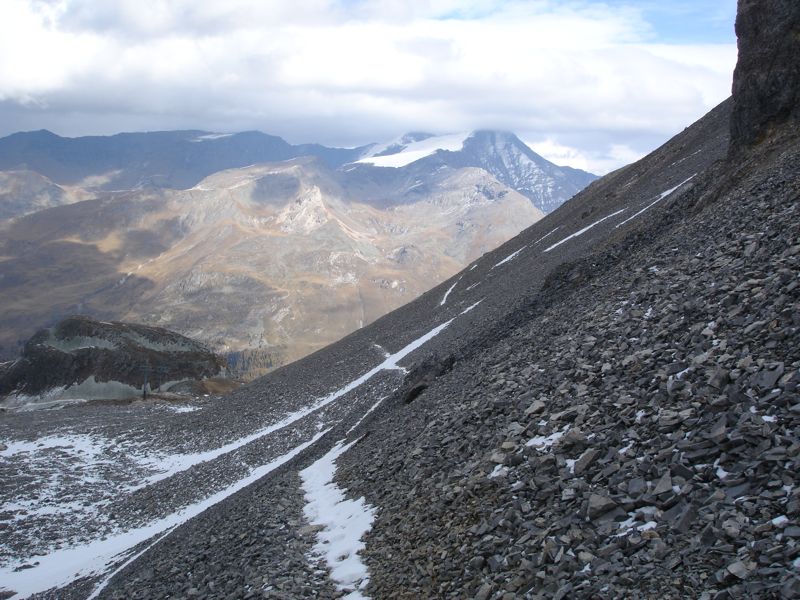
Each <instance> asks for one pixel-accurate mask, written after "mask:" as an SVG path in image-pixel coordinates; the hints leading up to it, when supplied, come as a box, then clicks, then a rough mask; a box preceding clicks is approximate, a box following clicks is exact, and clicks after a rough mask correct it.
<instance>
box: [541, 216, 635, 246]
mask: <svg viewBox="0 0 800 600" xmlns="http://www.w3.org/2000/svg"><path fill="white" fill-rule="evenodd" d="M622 212H625V209H624V208H623V209H620V210H618V211H617V212H613V213H611V214H610V215H606V216H605V217H603V218H602V219H600V220H598V221H595V222H594V223H592V224H591V225H587V226H586V227H584V228H583V229H581V230H580V231H576V232H575V233H573V234H571V235H568V236H567V237H565V238H564V239H563V240H561V241H560V242H556V243H555V244H553V245H552V246H550V247H549V248H545V250H544V251H545V252H550V250H553V249H554V248H558V247H559V246H560V245H561V244H563V243H564V242H567V241H569V240H571V239H573V238H576V237H578V236H579V235H583V234H584V233H586V232H587V231H589V230H590V229H591V228H592V227H594V226H595V225H599V224H600V223H602V222H603V221H605V220H606V219H610V218H611V217H616V216H617V215H618V214H620V213H622Z"/></svg>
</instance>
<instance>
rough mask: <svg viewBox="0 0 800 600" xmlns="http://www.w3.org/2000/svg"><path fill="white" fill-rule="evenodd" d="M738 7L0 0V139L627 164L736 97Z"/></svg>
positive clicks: (646, 2) (621, 2) (680, 1)
mask: <svg viewBox="0 0 800 600" xmlns="http://www.w3.org/2000/svg"><path fill="white" fill-rule="evenodd" d="M735 15H736V0H668V1H667V0H628V1H625V0H606V1H602V2H601V1H599V0H598V1H595V0H564V1H555V0H525V1H499V0H147V1H143V0H0V136H3V135H8V134H10V133H13V132H15V131H21V130H32V129H42V128H46V129H50V130H51V131H54V132H55V133H58V134H60V135H67V136H77V135H88V134H110V133H117V132H120V131H146V130H159V129H203V130H208V131H218V132H230V131H241V130H247V129H259V130H261V131H265V132H267V133H272V134H276V135H281V136H283V137H284V138H286V139H287V140H288V141H290V142H292V143H301V142H312V141H314V142H320V143H324V144H328V145H339V146H355V145H359V144H364V143H367V142H372V141H387V140H389V139H392V138H394V137H396V136H398V135H400V134H402V133H404V132H406V131H411V130H414V131H432V132H435V133H445V132H461V131H469V130H473V129H479V128H502V129H507V130H511V131H514V132H515V133H517V134H518V135H519V136H520V137H521V138H523V139H524V140H525V141H527V142H529V143H530V144H531V145H532V146H533V147H534V149H535V150H537V151H539V152H540V153H541V154H543V155H544V156H546V157H547V158H549V159H550V160H553V161H554V162H557V163H559V164H569V165H572V166H576V167H579V168H585V169H588V170H592V171H594V172H597V173H605V172H607V171H609V170H611V169H613V168H616V167H619V166H622V165H623V164H626V163H628V162H631V161H633V160H635V159H637V158H639V157H640V156H642V155H643V154H645V153H647V152H648V151H650V150H652V149H654V148H655V147H657V146H658V145H660V144H661V143H663V142H664V141H665V140H666V139H668V138H669V137H671V136H672V135H674V134H675V133H677V132H679V131H680V130H682V129H683V128H684V127H685V126H687V125H689V124H690V123H692V122H693V121H694V120H696V119H697V118H699V117H700V116H702V115H703V114H704V113H706V112H707V111H708V110H709V109H710V108H712V107H713V106H715V105H716V104H718V103H719V102H721V101H722V100H724V99H725V98H726V97H727V96H728V95H729V94H730V87H731V79H732V73H733V68H734V65H735V62H736V38H735V35H734V32H733V23H734V19H735Z"/></svg>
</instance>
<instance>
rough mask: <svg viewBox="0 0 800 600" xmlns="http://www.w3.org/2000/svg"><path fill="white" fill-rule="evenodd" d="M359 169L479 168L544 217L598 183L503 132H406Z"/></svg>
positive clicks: (363, 161) (369, 154) (377, 150)
mask: <svg viewBox="0 0 800 600" xmlns="http://www.w3.org/2000/svg"><path fill="white" fill-rule="evenodd" d="M357 164H359V165H372V166H375V167H383V168H392V169H401V170H406V171H408V172H411V173H413V174H414V175H415V176H417V177H420V176H421V174H423V173H435V172H436V170H437V169H440V168H443V167H451V168H461V167H478V168H481V169H484V170H486V171H487V172H489V173H490V174H492V175H493V176H494V177H496V178H497V180H498V181H500V182H501V183H504V184H505V185H507V186H508V187H510V188H512V189H515V190H517V191H518V192H520V193H521V194H522V195H524V196H527V197H528V198H529V199H530V200H531V202H533V204H534V206H536V208H538V209H539V210H541V211H542V212H544V213H545V214H546V213H549V212H551V211H553V210H555V209H556V208H558V207H559V206H561V205H562V204H563V203H564V202H566V201H567V200H569V199H570V198H571V197H572V196H574V195H575V194H577V193H578V192H579V191H581V190H582V189H583V188H585V187H586V186H587V185H589V184H590V183H591V182H592V181H594V180H595V179H597V176H595V175H592V174H591V173H587V172H586V171H581V170H579V169H572V168H570V167H559V166H557V165H554V164H553V163H551V162H550V161H548V160H546V159H544V158H542V157H541V156H539V155H538V154H536V153H535V152H534V151H533V150H531V149H530V148H528V146H526V145H525V144H524V143H523V142H522V141H521V140H520V139H519V138H518V137H517V136H515V135H514V134H513V133H509V132H505V131H474V132H472V133H470V134H468V135H446V136H433V135H431V134H425V133H409V134H406V135H405V136H403V137H402V138H400V139H399V140H396V141H395V142H392V143H390V144H387V145H385V146H376V147H373V148H370V149H369V151H368V152H367V156H365V157H363V158H361V159H360V160H359V161H358V163H357ZM358 174H359V175H362V174H361V172H360V171H359V172H358ZM362 176H363V175H362ZM373 177H376V175H373ZM420 181H422V180H420Z"/></svg>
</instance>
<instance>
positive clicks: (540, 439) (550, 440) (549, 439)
mask: <svg viewBox="0 0 800 600" xmlns="http://www.w3.org/2000/svg"><path fill="white" fill-rule="evenodd" d="M567 431H569V425H567V426H566V427H565V428H564V429H562V430H561V431H556V432H555V433H551V434H550V435H537V436H536V437H533V438H531V439H529V440H528V441H527V442H525V445H526V446H529V447H532V448H536V449H538V450H544V449H545V448H549V447H551V446H552V445H553V444H555V443H556V442H557V441H558V440H560V439H561V438H562V437H564V434H565V433H567Z"/></svg>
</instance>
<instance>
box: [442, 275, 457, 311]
mask: <svg viewBox="0 0 800 600" xmlns="http://www.w3.org/2000/svg"><path fill="white" fill-rule="evenodd" d="M461 277H463V275H462V276H461ZM461 277H459V278H458V279H456V282H455V283H454V284H453V285H451V286H450V288H449V289H448V290H447V291H446V292H445V293H444V298H442V301H441V302H439V306H444V303H445V302H447V297H448V296H449V295H450V292H452V291H453V289H454V288H455V287H456V286H457V285H458V282H459V281H461Z"/></svg>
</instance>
